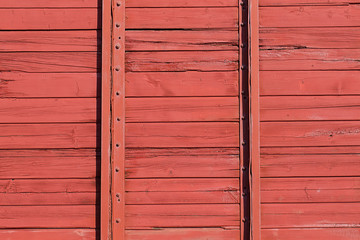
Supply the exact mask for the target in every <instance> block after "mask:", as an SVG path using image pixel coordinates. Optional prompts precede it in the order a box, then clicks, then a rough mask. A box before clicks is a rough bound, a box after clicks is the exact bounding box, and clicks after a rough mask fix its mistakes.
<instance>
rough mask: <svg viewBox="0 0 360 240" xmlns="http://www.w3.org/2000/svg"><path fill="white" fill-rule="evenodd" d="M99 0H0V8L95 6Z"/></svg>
mask: <svg viewBox="0 0 360 240" xmlns="http://www.w3.org/2000/svg"><path fill="white" fill-rule="evenodd" d="M100 2H101V1H99V0H61V1H49V0H31V1H26V2H25V1H24V2H17V1H7V0H0V8H73V7H76V8H96V7H98V6H99V4H100Z"/></svg>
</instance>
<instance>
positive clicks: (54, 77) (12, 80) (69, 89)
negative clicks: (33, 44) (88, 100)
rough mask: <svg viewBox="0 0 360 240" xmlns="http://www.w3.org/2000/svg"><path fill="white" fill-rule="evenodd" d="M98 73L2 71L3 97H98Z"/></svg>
mask: <svg viewBox="0 0 360 240" xmlns="http://www.w3.org/2000/svg"><path fill="white" fill-rule="evenodd" d="M100 82H101V81H100V76H99V75H97V74H96V73H21V72H0V94H1V96H2V97H16V98H29V97H97V95H98V94H97V93H98V90H99V89H100Z"/></svg>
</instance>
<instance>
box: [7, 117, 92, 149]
mask: <svg viewBox="0 0 360 240" xmlns="http://www.w3.org/2000/svg"><path fill="white" fill-rule="evenodd" d="M0 132H1V133H2V138H0V145H1V149H20V148H29V149H31V148H95V147H96V143H97V127H96V124H94V123H82V124H1V125H0Z"/></svg>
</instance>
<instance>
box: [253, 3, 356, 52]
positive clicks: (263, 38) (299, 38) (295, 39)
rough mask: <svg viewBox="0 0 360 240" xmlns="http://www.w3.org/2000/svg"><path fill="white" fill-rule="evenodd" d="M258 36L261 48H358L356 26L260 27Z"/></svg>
mask: <svg viewBox="0 0 360 240" xmlns="http://www.w3.org/2000/svg"><path fill="white" fill-rule="evenodd" d="M359 3H360V1H359ZM259 36H260V39H259V41H260V48H261V49H276V48H277V49H286V48H288V49H292V48H295V49H296V48H360V43H359V41H358V39H359V38H360V29H359V28H358V27H328V28H262V29H260V35H259Z"/></svg>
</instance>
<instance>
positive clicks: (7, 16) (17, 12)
mask: <svg viewBox="0 0 360 240" xmlns="http://www.w3.org/2000/svg"><path fill="white" fill-rule="evenodd" d="M19 4H20V3H19ZM0 15H1V16H2V18H3V19H2V21H1V22H0V30H59V29H98V28H99V27H100V25H99V19H98V15H99V10H98V9H97V8H67V9H60V8H58V9H0ZM79 16H81V18H79Z"/></svg>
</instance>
